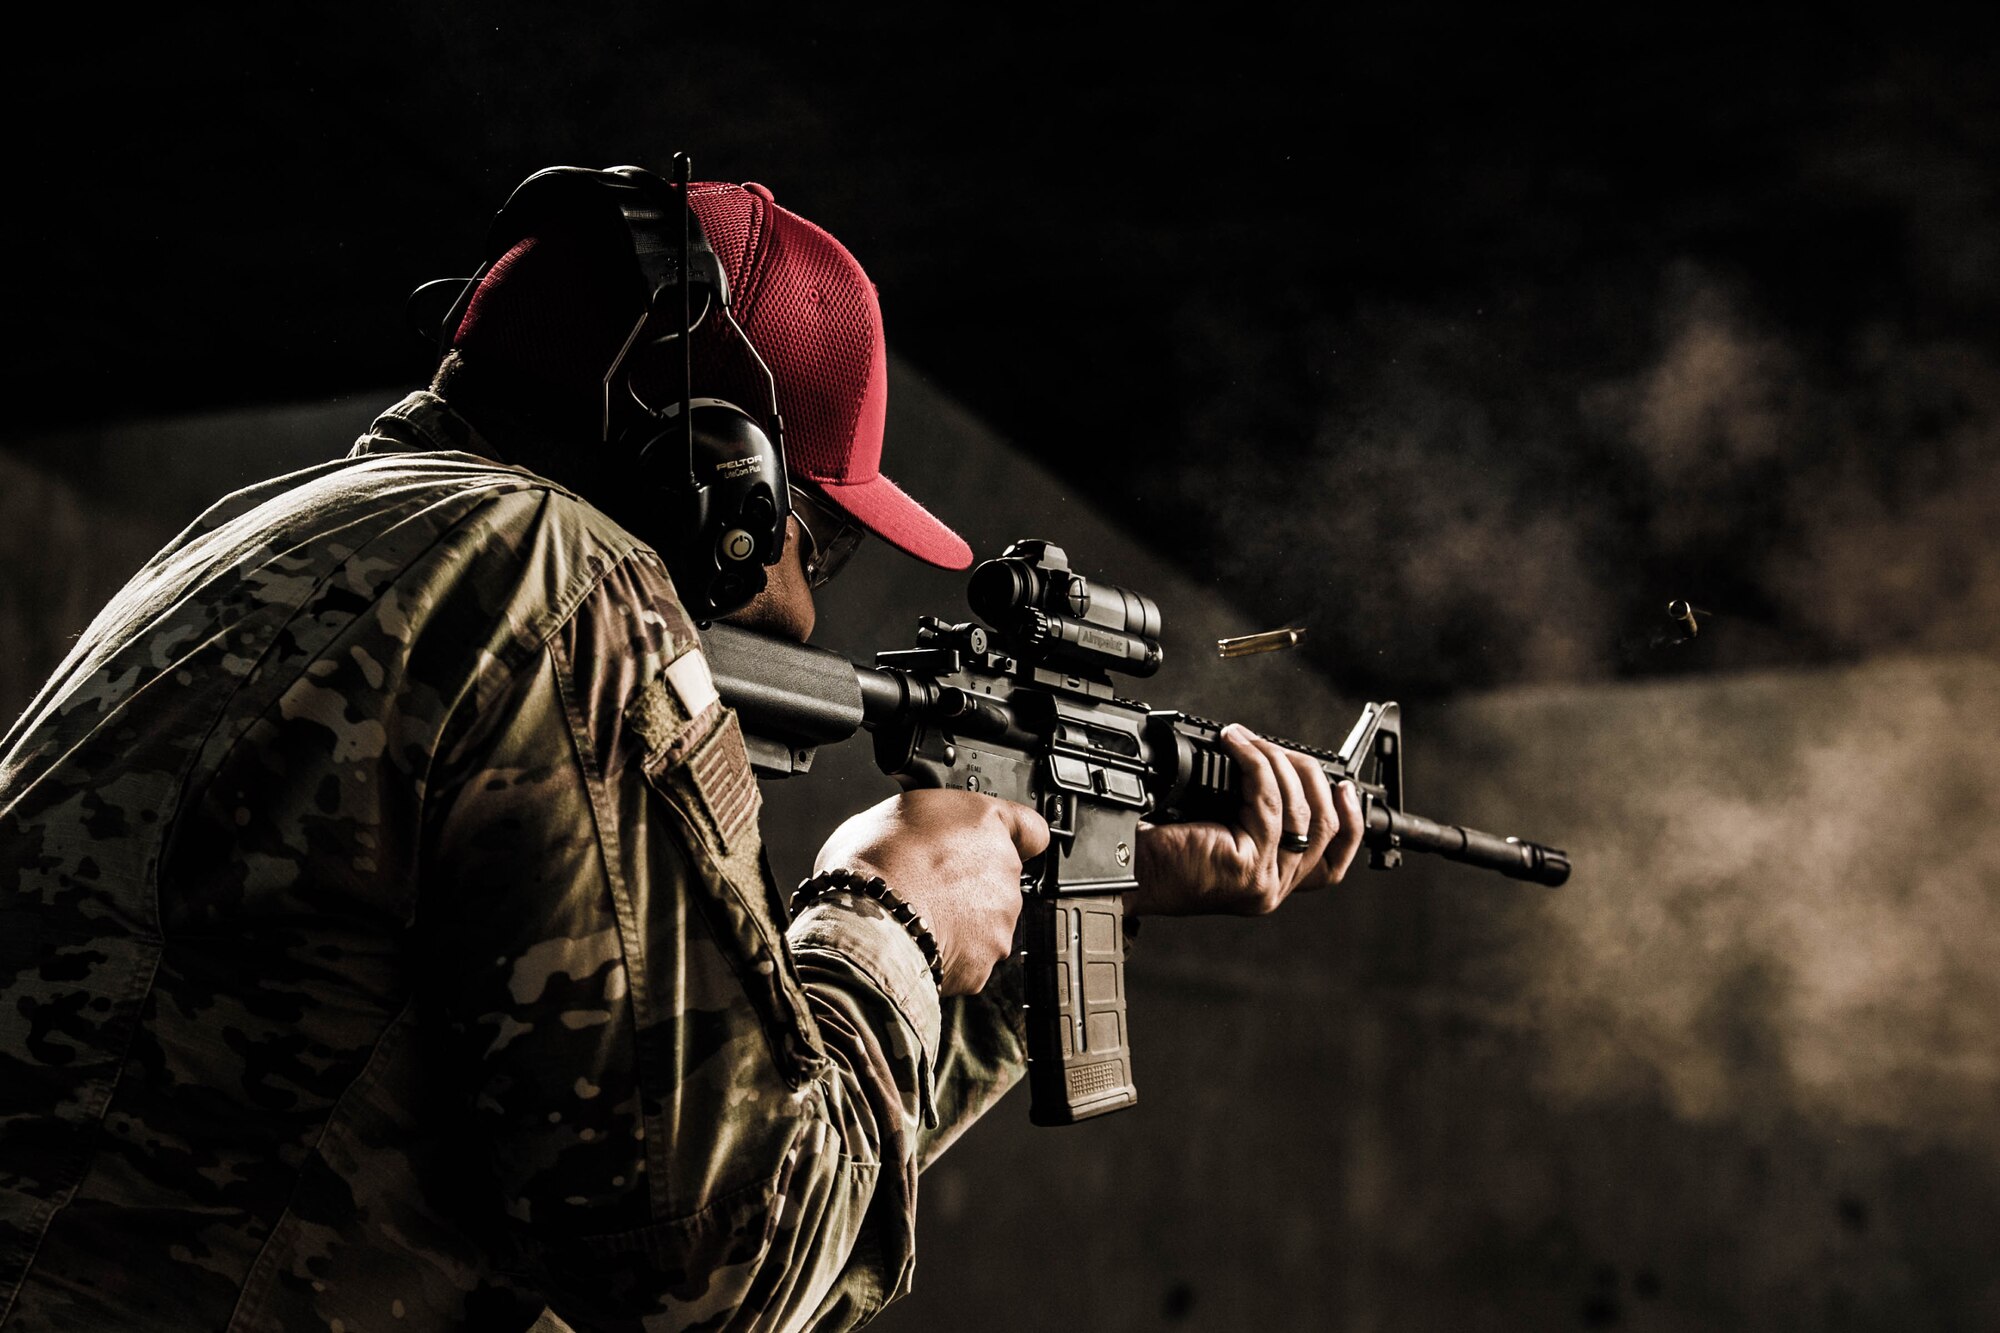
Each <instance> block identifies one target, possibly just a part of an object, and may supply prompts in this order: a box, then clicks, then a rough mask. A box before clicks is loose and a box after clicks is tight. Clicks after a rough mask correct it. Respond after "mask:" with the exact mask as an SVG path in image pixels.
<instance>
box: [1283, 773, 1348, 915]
mask: <svg viewBox="0 0 2000 1333" xmlns="http://www.w3.org/2000/svg"><path fill="white" fill-rule="evenodd" d="M1284 755H1285V759H1286V761H1287V762H1288V763H1290V764H1291V766H1292V770H1293V771H1294V772H1296V773H1297V774H1298V775H1299V784H1300V786H1301V787H1302V788H1303V789H1304V791H1305V802H1306V808H1307V809H1308V810H1310V811H1311V812H1312V823H1311V825H1310V827H1309V828H1306V829H1303V830H1301V832H1304V833H1305V834H1306V848H1305V850H1304V851H1302V852H1300V853H1299V861H1298V864H1297V866H1295V867H1294V870H1293V874H1292V880H1293V884H1294V886H1295V887H1298V888H1306V889H1316V888H1319V887H1320V886H1321V884H1322V883H1323V882H1325V881H1324V880H1322V879H1321V877H1320V876H1319V875H1318V873H1317V872H1318V871H1319V870H1320V867H1321V865H1322V863H1323V861H1324V858H1325V857H1326V854H1327V852H1328V850H1329V849H1330V848H1331V847H1332V846H1333V840H1334V836H1335V835H1336V834H1337V833H1339V832H1341V829H1342V824H1341V817H1340V809H1339V807H1338V806H1337V805H1336V804H1335V801H1334V794H1333V783H1332V782H1331V781H1329V780H1328V778H1327V776H1326V770H1325V769H1323V768H1321V767H1320V766H1319V764H1318V763H1317V762H1316V761H1314V760H1313V759H1312V758H1311V757H1310V756H1308V755H1303V754H1300V753H1298V752H1297V751H1295V750H1286V751H1285V752H1284Z"/></svg>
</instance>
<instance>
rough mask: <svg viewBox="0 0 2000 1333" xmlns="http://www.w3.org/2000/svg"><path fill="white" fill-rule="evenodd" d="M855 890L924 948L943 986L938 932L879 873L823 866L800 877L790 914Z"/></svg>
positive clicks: (940, 984)
mask: <svg viewBox="0 0 2000 1333" xmlns="http://www.w3.org/2000/svg"><path fill="white" fill-rule="evenodd" d="M843 892H845V893H857V894H860V895H861V896H862V897H863V898H873V899H874V900H875V901H876V902H878V903H881V904H882V906H883V907H884V908H886V909H887V910H888V913H889V915H890V917H891V918H892V919H893V920H894V921H895V922H896V924H897V925H899V926H901V927H902V928H903V929H904V930H906V931H908V932H909V934H910V938H911V939H913V940H915V941H916V942H917V948H918V949H919V950H921V951H922V952H923V955H924V961H925V962H926V963H929V964H930V967H931V980H932V981H935V982H936V983H937V984H938V989H940V990H942V989H943V988H944V954H943V953H942V952H941V951H940V950H939V949H938V942H937V936H935V935H933V934H931V928H930V923H928V922H926V921H925V920H924V918H923V914H922V913H921V912H919V911H917V909H916V908H914V907H912V906H910V905H909V904H908V903H906V902H904V901H903V900H902V899H901V898H899V897H897V896H896V891H895V890H894V889H892V888H890V887H889V883H888V881H887V880H885V879H883V878H882V877H881V876H880V875H861V874H858V873H857V872H855V871H852V870H848V869H845V868H842V869H838V870H822V871H820V873H819V874H817V875H814V876H812V877H811V878H810V879H803V880H800V881H799V887H798V888H796V889H794V890H793V891H792V916H793V917H794V918H796V917H797V916H798V914H799V913H800V912H803V911H804V910H805V909H806V908H808V907H810V906H812V905H813V904H814V903H816V902H818V901H819V900H820V899H822V898H825V897H827V896H828V895H830V894H835V893H843Z"/></svg>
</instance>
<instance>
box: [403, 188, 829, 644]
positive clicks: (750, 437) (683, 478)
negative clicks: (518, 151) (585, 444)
mask: <svg viewBox="0 0 2000 1333" xmlns="http://www.w3.org/2000/svg"><path fill="white" fill-rule="evenodd" d="M673 166H674V179H673V182H672V183H671V184H669V183H667V182H665V181H662V180H661V179H660V178H659V177H657V176H655V175H653V174H652V173H651V172H648V171H646V170H644V169H642V168H639V167H613V168H611V169H610V170H607V171H594V170H591V169H589V168H585V167H550V168H548V169H547V170H544V171H538V172H536V173H535V174H534V175H532V176H530V177H528V179H527V180H525V181H523V182H522V183H521V184H520V185H519V186H517V187H515V190H514V193H513V194H512V195H511V196H509V197H508V200H507V202H506V204H505V205H504V206H503V207H502V208H501V209H500V212H499V213H498V214H496V215H495V216H494V219H493V225H492V227H491V228H490V229H489V231H488V234H487V246H486V254H487V260H486V264H485V265H483V266H482V267H481V269H480V271H479V273H477V274H475V275H474V276H473V277H472V278H471V279H470V280H469V281H467V282H466V284H465V285H464V288H463V290H462V291H461V292H460V294H459V296H458V299H457V301H456V303H455V304H454V305H453V307H452V309H451V311H450V313H448V314H447V315H446V317H445V319H444V321H443V323H442V325H441V326H440V332H441V338H442V345H445V346H448V345H449V342H450V339H451V336H452V332H453V331H454V330H455V329H456V328H457V326H458V321H459V319H460V318H461V317H462V316H463V314H464V311H465V307H466V305H467V303H468V302H469V301H470V300H471V297H472V292H473V290H474V289H475V288H476V287H477V286H478V284H479V281H480V279H481V278H482V277H483V276H484V275H485V273H486V272H487V270H488V269H490V268H491V266H492V264H493V262H494V261H495V260H497V259H498V258H499V257H500V256H502V255H504V254H506V253H507V251H508V250H509V249H510V248H512V247H513V246H514V245H515V244H516V243H517V242H518V241H520V240H521V239H522V238H523V237H526V236H533V235H537V234H540V233H541V232H543V231H544V230H546V229H547V228H548V227H549V225H550V224H551V223H561V222H565V221H568V220H573V219H578V218H588V217H589V216H591V215H592V214H597V215H603V214H607V213H609V212H612V211H614V210H615V212H616V214H617V218H618V221H619V223H620V224H621V226H620V231H621V232H622V234H623V235H624V236H625V237H626V238H628V240H629V241H630V244H631V249H632V258H633V261H634V264H635V266H636V269H637V278H638V280H639V281H640V282H641V283H642V284H643V286H642V288H641V290H642V294H643V297H644V302H645V304H644V306H643V308H642V310H641V312H640V314H639V316H638V319H637V321H636V322H635V323H634V324H633V326H632V328H631V330H630V331H629V332H628V333H627V334H626V336H625V339H624V342H623V343H622V344H621V346H620V347H619V351H618V355H617V356H616V358H614V359H613V361H612V363H611V364H610V365H609V366H607V367H606V368H605V371H604V385H603V389H604V397H603V404H604V410H603V416H602V423H601V430H602V444H603V446H604V453H605V455H606V458H605V460H604V461H605V463H606V465H607V466H606V467H605V468H604V469H601V471H603V473H604V474H605V476H606V477H607V482H606V485H605V487H604V489H605V491H606V493H604V494H590V495H587V496H586V498H587V499H589V500H590V501H591V502H592V503H593V504H596V505H598V506H599V507H600V508H602V509H604V510H605V511H606V512H607V513H609V514H610V515H611V517H613V518H615V519H617V520H618V521H619V522H620V523H622V524H624V525H625V526H626V527H627V528H630V529H631V530H632V531H633V533H634V535H636V536H638V537H640V538H641V539H643V540H645V541H648V542H650V543H651V544H652V545H653V546H654V548H655V549H656V550H658V552H659V553H660V557H661V559H663V560H664V561H665V562H666V565H667V570H668V572H669V573H670V574H672V576H673V580H674V589H675V591H676V592H678V593H679V594H680V599H681V602H682V604H683V605H684V606H685V607H686V608H687V610H688V612H689V614H690V615H692V616H694V617H695V619H697V620H703V621H706V620H712V619H714V618H716V617H718V616H723V615H727V614H728V613H729V612H731V611H734V610H737V609H738V608H740V607H742V606H743V605H744V604H745V603H747V602H748V601H749V600H750V599H751V598H753V597H755V596H756V595H757V594H758V593H759V592H761V591H762V590H763V588H764V584H765V579H766V576H765V572H764V571H765V570H766V569H767V568H768V567H769V566H771V565H774V564H776V563H777V562H778V558H779V556H781V555H782V554H783V552H784V543H785V531H786V523H785V520H786V519H787V517H788V516H789V515H790V513H791V503H790V491H789V488H788V487H787V485H786V473H785V451H784V434H783V423H782V422H781V420H780V418H779V415H778V394H777V382H776V380H775V379H774V378H773V377H772V375H771V372H770V368H769V367H768V366H766V365H765V363H764V359H763V357H762V356H761V355H759V354H758V352H757V348H756V346H755V344H753V343H752V342H751V341H750V339H749V337H748V336H747V335H746V334H745V333H744V332H743V329H742V326H740V325H739V324H738V323H737V322H736V317H735V314H734V312H733V311H732V309H731V308H730V299H729V281H728V277H727V275H726V274H725V273H724V271H723V267H722V264H721V261H720V260H719V259H718V258H717V257H716V254H715V251H714V250H713V248H711V247H710V245H709V243H708V239H707V237H705V236H704V235H703V234H702V231H701V223H700V220H699V219H698V218H697V217H696V216H695V214H694V210H693V208H691V207H690V206H689V201H688V177H689V171H690V164H689V161H688V157H687V154H685V153H676V154H675V155H674V163H673ZM423 291H424V289H423V288H419V289H418V295H419V296H421V295H422V293H423ZM415 299H417V298H414V297H413V300H415ZM709 319H719V320H720V321H722V324H723V325H724V326H726V328H727V330H728V331H729V332H730V333H731V334H733V335H734V337H735V338H736V339H737V340H738V341H739V342H740V343H741V344H742V346H743V348H744V349H745V350H746V351H747V352H748V353H749V355H750V358H751V360H753V361H754V362H755V363H756V365H757V367H758V369H759V370H760V371H761V372H762V373H763V376H764V379H765V382H766V383H767V384H768V385H769V386H770V402H769V404H768V411H767V412H765V413H762V414H758V413H752V412H750V411H746V410H745V409H744V408H742V407H740V406H738V405H736V404H734V403H730V402H725V401H723V400H721V399H718V398H696V397H694V396H693V393H692V373H691V362H690V335H691V334H692V332H693V331H694V329H696V328H697V327H699V326H700V325H701V323H702V322H703V321H705V320H709ZM662 357H663V358H664V363H665V365H666V367H667V369H668V371H669V375H668V379H667V383H668V385H669V386H670V390H669V392H668V394H667V395H666V396H665V397H666V401H665V402H664V403H649V402H647V401H646V400H645V399H644V397H643V396H642V395H641V394H640V392H639V391H638V389H637V387H636V385H635V384H634V382H633V372H634V370H635V369H637V368H638V367H640V366H641V365H642V364H646V363H648V362H650V363H651V364H652V365H653V366H655V367H657V366H658V365H659V364H660V360H659V358H662ZM648 380H649V382H651V376H650V372H649V376H648Z"/></svg>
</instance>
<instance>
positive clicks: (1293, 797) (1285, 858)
mask: <svg viewBox="0 0 2000 1333" xmlns="http://www.w3.org/2000/svg"><path fill="white" fill-rule="evenodd" d="M1253 744H1255V745H1256V747H1257V748H1258V749H1260V750H1262V751H1263V752H1264V757H1265V758H1266V759H1269V760H1270V761H1271V773H1272V776H1274V777H1275V778H1277V780H1278V790H1279V792H1280V793H1282V796H1281V799H1282V801H1283V802H1284V810H1283V813H1282V814H1281V815H1280V816H1279V818H1278V842H1277V844H1276V846H1275V848H1274V849H1273V850H1274V852H1275V854H1276V857H1277V864H1278V866H1279V873H1280V874H1281V875H1283V876H1284V877H1285V878H1286V884H1285V887H1286V888H1290V887H1291V883H1290V881H1291V880H1292V879H1293V878H1296V877H1295V876H1292V875H1290V874H1289V871H1290V868H1291V867H1292V866H1294V865H1296V864H1298V859H1297V858H1298V857H1299V856H1300V855H1301V854H1302V853H1300V852H1297V851H1293V850H1292V849H1290V848H1288V847H1286V846H1285V845H1284V839H1285V838H1286V837H1288V836H1290V835H1292V834H1294V833H1297V834H1302V835H1304V836H1305V838H1306V840H1307V842H1308V844H1310V842H1311V840H1312V835H1313V826H1312V825H1313V810H1312V806H1311V805H1310V804H1309V803H1308V802H1307V799H1306V784H1305V778H1304V777H1303V776H1301V774H1300V773H1299V770H1298V766H1297V765H1296V764H1294V763H1293V762H1292V760H1293V759H1294V758H1295V757H1298V756H1294V755H1293V754H1292V752H1291V751H1289V750H1287V749H1286V748H1285V747H1284V746H1282V745H1279V744H1278V743H1277V742H1276V741H1267V740H1265V739H1264V738H1263V737H1262V736H1259V737H1257V738H1256V740H1255V741H1254V742H1253Z"/></svg>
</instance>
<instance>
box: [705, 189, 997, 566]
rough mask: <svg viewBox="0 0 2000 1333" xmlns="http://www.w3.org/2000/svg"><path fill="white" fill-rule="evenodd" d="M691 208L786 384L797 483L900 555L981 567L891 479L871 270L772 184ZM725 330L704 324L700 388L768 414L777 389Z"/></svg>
mask: <svg viewBox="0 0 2000 1333" xmlns="http://www.w3.org/2000/svg"><path fill="white" fill-rule="evenodd" d="M688 197H689V199H690V201H691V203H692V205H693V208H694V211H695V216H696V217H698V218H700V219H701V229H702V231H703V233H704V234H705V235H706V236H707V237H708V243H709V245H710V246H712V247H713V248H714V250H715V253H716V256H717V257H718V258H719V259H721V261H722V264H723V267H724V269H725V270H726V271H727V272H728V275H729V291H730V305H731V308H732V310H733V311H734V313H735V315H736V322H737V323H738V324H740V325H742V326H743V331H744V332H745V333H747V334H748V335H749V336H750V341H751V343H752V344H753V345H754V346H755V347H756V348H757V351H758V353H759V354H760V355H762V356H763V358H764V361H765V363H766V364H767V365H769V366H770V368H771V374H772V375H773V376H775V377H776V378H777V381H778V411H779V413H780V415H782V416H783V417H784V422H785V465H786V467H787V468H789V469H790V470H791V473H792V476H793V477H794V478H803V479H806V480H809V481H811V482H812V483H813V485H814V486H815V487H817V488H818V490H819V491H820V492H821V493H823V494H824V495H825V496H826V497H827V499H829V500H831V501H832V502H833V504H834V506H835V507H836V508H838V509H840V510H841V511H842V512H844V513H846V514H847V515H848V516H849V517H851V518H853V519H854V521H855V522H857V523H859V524H860V525H861V526H862V527H864V528H866V529H867V530H868V531H870V532H872V533H874V534H875V535H876V536H877V537H880V538H881V539H882V540H883V541H885V542H887V543H889V545H891V546H893V547H895V548H897V549H898V550H901V551H907V552H908V553H909V554H911V555H913V556H915V557H917V559H919V560H923V561H926V562H928V563H930V564H933V565H937V566H939V567H940V568H943V569H965V568H967V567H968V566H970V565H971V564H972V548H971V547H970V546H968V545H966V542H965V539H964V538H963V537H961V536H959V535H958V534H957V533H956V532H953V531H952V530H951V529H950V528H948V527H946V526H945V525H944V524H943V523H942V522H940V521H939V520H938V519H937V518H935V517H934V516H933V515H932V514H931V512H930V511H929V510H928V509H925V508H924V507H923V506H922V505H920V504H918V503H917V502H916V501H915V500H913V499H911V498H910V497H909V496H908V495H907V494H905V493H904V491H903V490H902V488H901V487H899V486H897V485H896V483H895V482H893V481H890V480H889V479H888V478H887V477H885V476H883V475H882V431H883V421H884V417H885V414H886V413H887V410H888V406H889V357H888V352H887V350H886V348H885V347H884V345H883V341H882V310H881V307H880V306H879V304H878V303H877V301H876V298H875V284H873V283H871V282H870V281H868V275H867V274H866V273H864V272H862V271H861V265H860V264H858V263H856V262H855V259H854V256H853V255H851V254H849V253H848V252H847V248H846V247H845V246H843V245H842V244H841V243H840V242H839V241H837V240H835V239H834V238H833V237H832V236H829V235H828V234H827V233H826V232H825V231H823V230H822V229H820V228H819V227H816V226H814V225H813V224H812V223H810V222H808V221H806V220H805V219H804V218H802V217H800V216H799V215H798V214H796V213H794V212H792V211H790V210H789V209H785V208H781V207H779V206H778V203H777V201H776V200H775V199H773V198H772V197H771V192H770V191H769V190H767V189H765V188H764V187H763V186H761V185H756V184H749V185H723V184H718V183H714V182H705V183H701V184H697V185H694V186H692V187H691V188H690V189H689V191H688ZM720 323H721V321H720V320H715V319H709V320H704V321H703V323H702V328H701V330H700V332H699V334H698V335H697V337H696V339H695V347H694V351H695V355H696V361H697V371H696V383H697V384H700V385H702V386H703V391H704V392H715V391H716V390H715V389H711V388H710V387H709V386H710V385H715V386H717V387H718V388H720V389H722V390H724V391H725V392H724V394H723V396H729V394H732V393H733V394H738V395H741V396H740V397H734V398H732V399H731V401H733V402H736V403H738V404H739V405H742V406H746V407H750V408H751V409H752V410H753V411H754V410H757V409H758V408H759V407H761V406H762V405H763V404H764V403H765V402H766V401H767V398H768V394H769V389H768V387H767V386H766V385H765V383H764V382H763V378H762V376H761V375H757V374H755V367H754V366H747V365H745V364H744V361H745V359H743V358H735V357H731V356H730V352H731V350H732V349H731V348H730V347H729V346H727V343H728V342H729V341H731V340H729V339H727V338H726V336H724V335H722V334H721V331H720V329H719V328H718V327H717V326H719V325H720ZM705 353H706V354H705ZM704 371H709V372H712V373H709V374H704V373H703V372H704Z"/></svg>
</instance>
